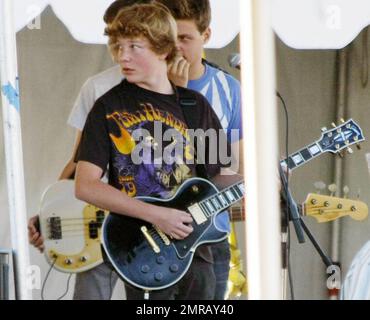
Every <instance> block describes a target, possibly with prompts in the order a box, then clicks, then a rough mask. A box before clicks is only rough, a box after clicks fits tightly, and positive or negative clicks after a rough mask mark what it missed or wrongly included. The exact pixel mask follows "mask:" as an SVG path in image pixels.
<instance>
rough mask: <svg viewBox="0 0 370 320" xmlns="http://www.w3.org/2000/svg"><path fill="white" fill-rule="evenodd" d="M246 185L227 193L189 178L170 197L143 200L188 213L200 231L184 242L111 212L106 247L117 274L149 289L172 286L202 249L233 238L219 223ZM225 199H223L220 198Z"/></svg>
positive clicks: (208, 183) (197, 179) (106, 228)
mask: <svg viewBox="0 0 370 320" xmlns="http://www.w3.org/2000/svg"><path fill="white" fill-rule="evenodd" d="M242 186H243V183H240V184H239V185H234V186H232V187H229V188H228V189H227V190H225V191H223V192H220V193H219V192H218V190H217V188H216V187H215V186H214V185H213V184H212V183H210V182H208V181H207V180H204V179H200V178H191V179H188V180H186V181H185V182H184V183H183V184H182V185H181V186H180V187H179V189H178V190H177V192H176V194H175V195H174V196H173V197H172V198H170V199H166V200H163V199H157V198H151V197H138V199H140V200H142V201H145V202H150V203H152V204H155V205H158V206H162V207H170V208H177V209H181V210H186V211H188V212H189V213H190V214H191V215H192V217H193V223H192V227H193V229H194V231H193V232H192V233H190V235H189V236H188V237H186V238H185V239H183V240H175V239H171V238H170V237H168V236H166V235H165V234H164V233H162V232H161V230H158V228H156V227H154V226H152V225H149V224H147V223H145V222H143V221H142V220H137V219H133V218H132V219H129V220H128V219H127V218H124V217H122V216H121V215H116V214H109V215H108V216H107V218H106V219H105V221H104V224H103V234H102V236H103V238H102V241H103V246H104V249H105V251H106V253H107V256H108V258H109V260H110V261H111V263H112V264H113V266H114V268H115V269H116V271H117V273H118V274H119V275H120V276H121V277H122V278H123V280H125V281H126V282H128V283H130V284H132V285H134V286H135V287H138V288H141V289H144V290H159V289H164V288H167V287H169V286H171V285H173V284H175V283H176V282H177V281H179V280H180V279H181V278H182V277H183V276H184V274H185V273H186V271H187V270H188V269H189V267H190V264H191V261H192V259H193V256H194V252H195V250H196V248H197V247H198V246H200V245H202V244H205V243H212V242H219V241H221V240H223V239H225V238H226V237H227V236H228V232H227V230H223V229H222V228H221V227H220V226H218V224H217V220H218V217H219V216H220V215H228V213H227V212H226V211H224V210H225V209H226V208H227V207H229V206H230V204H232V203H235V202H236V201H238V200H240V199H241V198H242V197H243V193H244V192H243V191H242V190H243V189H242V188H243V187H242ZM220 197H222V198H220Z"/></svg>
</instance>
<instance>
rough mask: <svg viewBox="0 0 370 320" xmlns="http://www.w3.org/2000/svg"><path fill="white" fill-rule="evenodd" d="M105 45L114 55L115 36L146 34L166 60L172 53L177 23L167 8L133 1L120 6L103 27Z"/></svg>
mask: <svg viewBox="0 0 370 320" xmlns="http://www.w3.org/2000/svg"><path fill="white" fill-rule="evenodd" d="M105 34H106V35H108V37H109V43H108V44H109V48H110V51H111V53H112V55H113V57H114V58H116V57H117V51H118V48H117V46H116V44H117V41H118V38H135V37H140V36H142V37H144V38H146V39H147V40H148V41H149V43H150V45H151V48H152V50H153V51H154V52H155V53H157V54H164V53H167V58H166V60H167V62H171V61H172V60H173V59H174V57H175V55H176V40H177V25H176V21H175V19H174V18H173V17H172V15H171V13H170V11H169V10H168V9H167V8H166V7H165V6H164V5H162V4H160V3H156V2H154V3H152V4H136V5H132V6H130V7H127V8H123V9H122V10H120V11H119V12H118V14H117V16H116V17H115V18H114V20H113V22H112V23H111V24H109V25H108V26H107V27H106V28H105Z"/></svg>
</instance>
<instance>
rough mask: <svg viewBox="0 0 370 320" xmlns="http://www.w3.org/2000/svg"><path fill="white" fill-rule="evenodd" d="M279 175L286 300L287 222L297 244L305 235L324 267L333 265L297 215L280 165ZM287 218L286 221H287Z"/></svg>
mask: <svg viewBox="0 0 370 320" xmlns="http://www.w3.org/2000/svg"><path fill="white" fill-rule="evenodd" d="M279 174H280V179H281V184H282V187H283V188H282V197H283V200H285V203H286V208H285V209H286V210H287V216H285V215H284V214H283V215H282V223H281V230H282V231H281V232H282V239H281V244H282V280H283V299H286V298H287V274H288V272H287V271H288V254H287V251H288V245H287V238H288V232H287V231H288V220H289V221H292V222H293V225H294V229H295V232H296V235H297V238H298V242H299V243H304V242H305V239H304V236H303V232H305V233H306V235H307V237H308V238H309V239H310V241H311V243H312V244H313V246H314V247H315V249H316V251H317V252H318V253H319V255H320V257H321V259H322V261H323V262H324V264H325V266H326V267H327V268H328V267H330V266H332V265H333V262H332V260H331V259H330V258H329V257H328V256H327V255H326V254H325V253H324V251H323V250H322V249H321V247H320V245H319V244H318V242H317V241H316V239H315V238H314V236H313V235H312V233H311V231H310V230H309V229H308V227H307V226H306V224H305V223H304V221H303V220H302V219H301V214H300V213H299V208H298V205H297V203H296V202H295V201H294V199H293V197H292V195H291V192H290V190H289V186H288V182H287V177H286V174H285V173H284V172H283V169H282V167H281V165H279ZM287 218H288V219H287Z"/></svg>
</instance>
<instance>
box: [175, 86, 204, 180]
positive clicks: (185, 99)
mask: <svg viewBox="0 0 370 320" xmlns="http://www.w3.org/2000/svg"><path fill="white" fill-rule="evenodd" d="M179 103H180V107H181V110H182V113H183V115H184V118H185V122H186V124H187V126H188V128H189V129H193V130H196V129H198V128H200V120H201V118H200V116H199V112H198V110H197V100H196V97H195V94H194V93H193V92H192V91H189V90H181V89H180V90H179ZM193 141H194V150H195V161H196V164H195V170H196V173H197V176H198V177H200V178H204V179H207V180H208V179H209V177H208V174H207V169H206V166H205V165H204V163H197V162H198V159H197V150H196V145H197V143H196V142H197V141H196V140H193Z"/></svg>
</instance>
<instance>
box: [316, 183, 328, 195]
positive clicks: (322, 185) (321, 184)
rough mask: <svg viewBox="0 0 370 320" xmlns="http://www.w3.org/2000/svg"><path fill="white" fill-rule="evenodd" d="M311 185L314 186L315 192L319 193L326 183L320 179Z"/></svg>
mask: <svg viewBox="0 0 370 320" xmlns="http://www.w3.org/2000/svg"><path fill="white" fill-rule="evenodd" d="M313 185H314V187H315V188H316V190H317V193H319V194H320V192H321V190H324V189H325V187H326V184H325V183H324V182H322V181H316V182H315V183H314V184H313Z"/></svg>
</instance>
